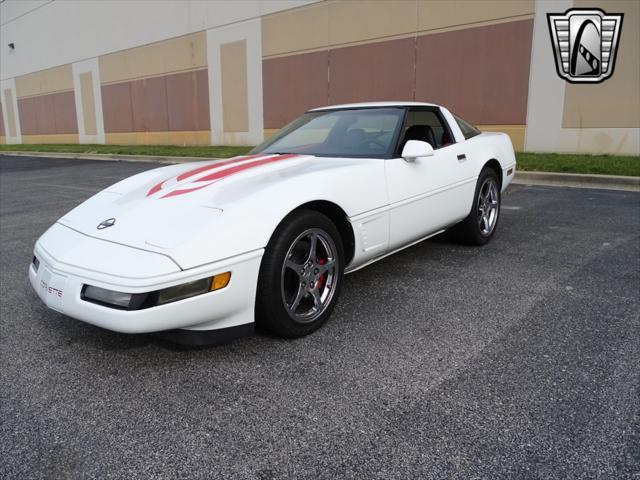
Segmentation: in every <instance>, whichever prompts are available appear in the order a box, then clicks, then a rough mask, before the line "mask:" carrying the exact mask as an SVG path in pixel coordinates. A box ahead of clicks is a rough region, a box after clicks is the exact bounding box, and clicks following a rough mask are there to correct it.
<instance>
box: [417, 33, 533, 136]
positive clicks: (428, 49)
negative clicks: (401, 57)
mask: <svg viewBox="0 0 640 480" xmlns="http://www.w3.org/2000/svg"><path fill="white" fill-rule="evenodd" d="M532 28H533V21H532V20H521V21H516V22H510V23H501V24H495V25H489V26H482V27H476V28H467V29H463V30H455V31H450V32H443V33H435V34H429V35H422V36H420V37H418V39H417V61H416V100H417V101H430V102H434V103H439V104H442V105H446V106H447V107H448V108H450V109H451V110H452V111H454V112H456V113H458V114H459V115H460V116H462V117H464V118H466V119H468V120H469V121H471V122H474V123H478V124H489V125H495V124H525V122H526V114H527V91H528V82H529V62H530V54H531V38H532Z"/></svg>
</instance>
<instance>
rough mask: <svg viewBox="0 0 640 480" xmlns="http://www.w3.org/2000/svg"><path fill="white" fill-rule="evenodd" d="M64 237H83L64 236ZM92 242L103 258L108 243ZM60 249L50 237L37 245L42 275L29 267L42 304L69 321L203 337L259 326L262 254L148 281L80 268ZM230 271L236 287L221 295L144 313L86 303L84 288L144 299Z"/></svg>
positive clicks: (123, 251) (146, 255)
mask: <svg viewBox="0 0 640 480" xmlns="http://www.w3.org/2000/svg"><path fill="white" fill-rule="evenodd" d="M61 228H64V227H61ZM62 234H63V235H72V236H73V235H79V234H78V233H72V234H69V233H68V232H65V231H63V232H62ZM67 240H72V239H67ZM83 241H86V240H83ZM91 242H100V243H97V244H96V251H95V254H96V255H98V254H101V253H102V254H103V253H104V251H101V250H100V247H102V243H104V242H102V241H101V240H97V239H92V240H91ZM47 247H50V248H47ZM56 247H57V245H56V244H52V245H49V244H48V243H47V237H46V234H45V236H43V238H41V240H39V241H38V243H37V244H36V247H35V249H34V255H35V256H36V257H37V258H38V260H39V262H40V264H39V266H38V268H37V272H36V268H35V266H34V265H33V264H32V265H30V267H29V280H30V282H31V286H32V287H33V289H34V290H35V291H36V293H37V294H38V296H39V297H40V299H41V300H42V301H43V302H44V303H45V304H46V305H47V306H48V307H49V308H51V309H53V310H56V311H58V312H61V313H63V314H65V315H67V316H69V317H72V318H75V319H78V320H81V321H84V322H87V323H90V324H92V325H96V326H99V327H102V328H106V329H109V330H113V331H116V332H122V333H149V332H159V331H167V330H174V329H187V330H193V331H199V332H204V331H210V330H218V329H230V328H233V327H238V326H242V325H245V326H247V325H251V324H253V322H254V307H255V295H256V287H257V279H258V272H259V269H260V261H261V258H262V254H263V250H262V249H260V250H255V251H253V252H248V253H244V254H242V255H238V256H235V257H232V258H229V259H225V260H222V261H219V262H216V263H212V264H209V265H205V266H201V267H196V268H193V269H189V270H183V271H172V272H170V273H166V274H164V275H157V274H155V273H154V275H152V276H150V277H148V278H140V277H136V278H133V277H130V276H117V275H114V274H113V273H104V272H98V271H95V270H91V269H83V268H82V267H80V266H79V265H78V262H73V261H70V259H69V255H67V254H66V252H68V251H73V249H66V250H65V251H64V252H63V251H59V252H58V253H59V255H57V256H56V255H55V254H54V253H53V252H52V250H53V251H56ZM108 248H109V249H110V251H109V254H110V255H115V256H117V257H118V258H122V256H123V255H124V256H131V255H132V252H131V250H133V255H134V256H133V257H131V258H132V259H133V258H136V259H139V260H137V261H140V262H149V261H153V260H155V258H154V256H155V254H153V253H150V252H143V251H139V250H135V249H131V248H129V247H125V246H122V245H114V244H110V245H109V246H108ZM57 257H63V258H57ZM74 263H75V264H74ZM225 271H231V272H232V273H231V281H230V282H229V285H227V286H226V287H225V288H223V289H221V290H217V291H213V292H208V293H205V294H202V295H198V296H195V297H191V298H186V299H184V300H179V301H176V302H173V303H168V304H165V305H159V306H155V307H151V308H147V309H144V310H132V311H128V310H118V309H115V308H111V307H108V306H103V305H98V304H95V303H91V302H88V301H85V300H82V298H81V291H82V287H83V286H84V285H85V284H88V285H94V286H97V287H101V288H106V289H110V290H117V291H121V292H126V293H144V292H149V291H154V290H158V289H160V288H166V287H169V286H173V285H179V284H182V283H186V282H189V281H193V280H197V279H199V278H204V277H208V276H212V275H215V274H218V273H222V272H225ZM244 330H247V328H245V329H244ZM182 337H185V335H182ZM186 337H188V335H187V336H186Z"/></svg>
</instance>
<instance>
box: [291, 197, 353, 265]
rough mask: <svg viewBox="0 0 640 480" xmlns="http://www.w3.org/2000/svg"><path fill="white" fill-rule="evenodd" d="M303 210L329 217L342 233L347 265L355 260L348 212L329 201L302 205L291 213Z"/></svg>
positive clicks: (317, 201) (341, 237)
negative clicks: (313, 211)
mask: <svg viewBox="0 0 640 480" xmlns="http://www.w3.org/2000/svg"><path fill="white" fill-rule="evenodd" d="M301 209H304V210H315V211H316V212H320V213H322V214H323V215H326V216H327V217H329V219H330V220H331V221H332V222H333V224H334V225H335V226H336V228H337V229H338V232H339V233H340V239H341V240H342V246H343V248H344V255H345V264H346V265H349V263H350V262H351V260H353V256H354V254H355V248H356V245H355V234H354V232H353V227H352V226H351V222H349V217H348V216H347V214H346V212H345V211H344V210H343V209H342V208H340V206H338V205H336V204H335V203H332V202H329V201H327V200H316V201H313V202H308V203H305V204H303V205H300V206H299V207H298V208H296V209H295V210H293V211H292V212H291V213H293V212H295V211H298V210H301ZM291 213H290V214H291Z"/></svg>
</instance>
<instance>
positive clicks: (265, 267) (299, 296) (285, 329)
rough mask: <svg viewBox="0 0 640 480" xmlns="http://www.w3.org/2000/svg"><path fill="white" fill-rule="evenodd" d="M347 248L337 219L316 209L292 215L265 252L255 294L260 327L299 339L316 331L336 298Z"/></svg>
mask: <svg viewBox="0 0 640 480" xmlns="http://www.w3.org/2000/svg"><path fill="white" fill-rule="evenodd" d="M343 272H344V251H343V247H342V241H341V238H340V234H339V233H338V229H337V228H336V227H335V225H334V224H333V222H332V221H331V220H330V219H329V218H328V217H326V216H325V215H322V214H321V213H318V212H316V211H313V210H299V211H297V212H294V213H293V214H291V215H290V216H289V217H288V218H287V219H285V221H283V223H282V224H281V225H280V226H279V227H278V229H277V230H276V231H275V232H274V234H273V236H272V238H271V240H270V241H269V244H268V245H267V248H266V250H265V254H264V257H263V259H262V264H261V266H260V275H259V279H258V292H257V297H256V321H257V323H258V325H260V326H262V327H264V328H266V329H268V330H270V331H272V332H273V333H275V334H277V335H281V336H283V337H288V338H297V337H302V336H304V335H308V334H309V333H311V332H313V331H314V330H316V329H318V328H319V327H320V326H321V325H322V324H323V323H324V322H325V321H326V320H327V318H329V316H330V315H331V312H332V310H333V308H334V306H335V304H336V302H337V300H338V295H339V292H340V287H341V284H342V277H343Z"/></svg>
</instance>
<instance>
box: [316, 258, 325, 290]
mask: <svg viewBox="0 0 640 480" xmlns="http://www.w3.org/2000/svg"><path fill="white" fill-rule="evenodd" d="M317 263H318V265H324V264H325V263H327V259H326V258H318V259H317ZM326 278H327V272H325V273H323V274H322V275H320V278H318V290H320V289H321V288H322V286H323V285H324V280H325V279H326Z"/></svg>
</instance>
